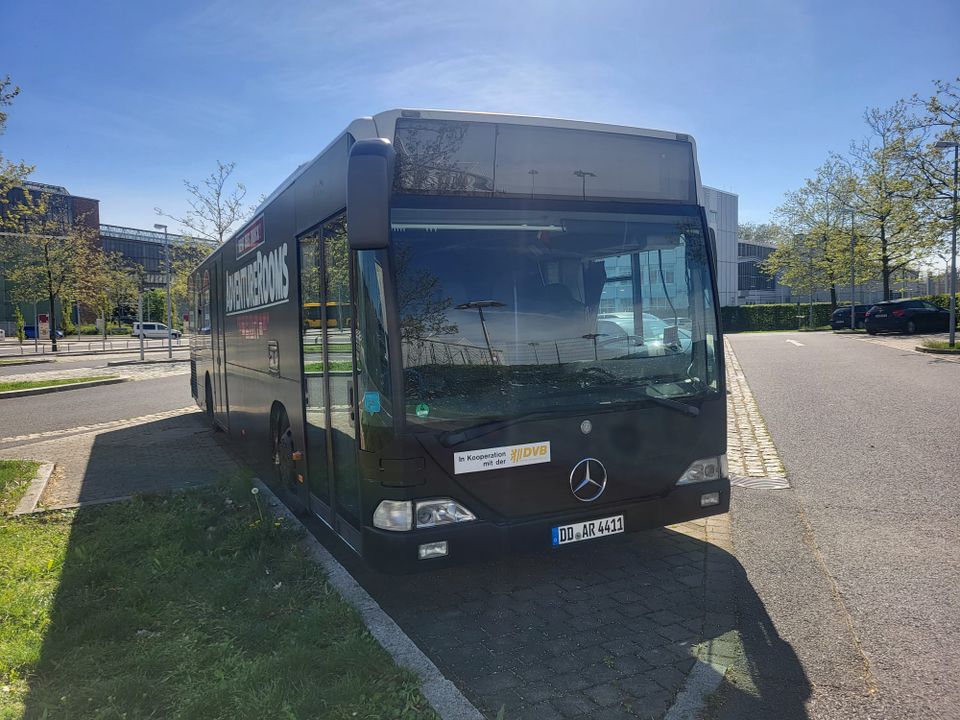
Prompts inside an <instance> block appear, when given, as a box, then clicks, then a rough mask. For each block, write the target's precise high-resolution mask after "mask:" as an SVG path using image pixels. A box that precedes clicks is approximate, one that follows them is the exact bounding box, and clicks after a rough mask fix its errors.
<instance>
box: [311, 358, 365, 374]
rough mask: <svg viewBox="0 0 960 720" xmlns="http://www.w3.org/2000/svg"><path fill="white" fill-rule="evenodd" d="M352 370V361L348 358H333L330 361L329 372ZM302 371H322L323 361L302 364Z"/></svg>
mask: <svg viewBox="0 0 960 720" xmlns="http://www.w3.org/2000/svg"><path fill="white" fill-rule="evenodd" d="M350 370H353V363H352V362H350V361H349V360H344V361H339V360H335V361H333V362H331V363H330V372H348V371H350ZM303 371H304V372H317V373H319V372H323V363H322V362H311V363H306V364H304V366H303Z"/></svg>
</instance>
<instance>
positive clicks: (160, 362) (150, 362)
mask: <svg viewBox="0 0 960 720" xmlns="http://www.w3.org/2000/svg"><path fill="white" fill-rule="evenodd" d="M178 362H190V358H188V357H185V358H164V359H163V360H111V361H108V362H107V367H116V366H119V365H165V364H170V363H178Z"/></svg>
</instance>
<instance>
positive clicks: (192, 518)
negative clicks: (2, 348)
mask: <svg viewBox="0 0 960 720" xmlns="http://www.w3.org/2000/svg"><path fill="white" fill-rule="evenodd" d="M255 500H256V498H255V497H254V496H252V495H251V494H250V492H249V484H241V483H238V484H237V485H236V486H235V487H232V488H219V489H214V488H206V489H200V490H195V491H190V492H185V493H179V494H176V495H171V496H164V497H151V498H137V499H134V500H131V501H128V502H124V503H117V504H112V505H99V506H93V507H87V508H80V509H78V510H70V511H61V512H49V513H43V514H41V515H35V516H28V517H24V518H10V517H0V689H2V692H0V718H2V719H3V720H14V719H16V720H21V719H22V718H33V717H38V718H39V717H50V718H53V717H62V718H124V717H126V718H148V717H152V718H204V719H206V718H237V719H239V720H242V719H244V718H266V717H269V718H282V719H292V718H316V717H322V718H335V719H338V718H344V719H347V718H350V719H353V718H434V717H435V714H434V713H433V711H432V710H431V709H430V707H429V705H428V704H427V703H426V701H425V700H424V699H423V697H422V695H421V694H420V691H419V688H418V683H417V680H416V678H415V677H414V676H413V675H412V674H411V673H409V672H407V671H405V670H401V669H400V668H398V667H397V666H396V665H395V664H394V662H393V660H392V659H391V658H390V657H389V655H387V653H386V652H385V651H384V650H383V649H382V648H381V647H380V646H379V645H378V644H377V643H376V641H375V640H374V639H373V638H372V637H371V636H370V634H369V633H368V631H367V630H366V628H365V627H364V625H363V623H362V622H361V620H360V618H359V616H358V615H357V614H356V613H355V612H354V611H353V609H352V608H350V607H349V606H348V605H347V604H346V603H344V602H343V601H342V600H341V598H340V597H339V595H337V593H336V592H335V591H334V590H333V589H332V588H331V587H330V586H329V585H327V583H326V581H325V580H324V578H323V576H322V573H321V572H320V570H319V569H318V568H317V567H316V566H315V565H314V564H313V563H312V562H311V561H310V560H309V559H308V558H306V557H305V556H304V555H303V553H302V551H301V550H300V547H299V545H298V544H297V539H298V533H297V531H295V530H294V529H293V528H291V527H288V526H287V525H286V524H285V523H284V522H281V521H274V520H272V519H271V518H270V517H268V516H267V515H266V514H264V515H263V516H262V518H261V514H260V508H259V507H258V505H257V504H256V503H255Z"/></svg>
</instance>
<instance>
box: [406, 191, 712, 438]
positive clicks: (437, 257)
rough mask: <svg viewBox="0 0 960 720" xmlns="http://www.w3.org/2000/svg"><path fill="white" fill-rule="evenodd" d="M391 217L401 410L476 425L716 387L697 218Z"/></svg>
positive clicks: (446, 213)
mask: <svg viewBox="0 0 960 720" xmlns="http://www.w3.org/2000/svg"><path fill="white" fill-rule="evenodd" d="M673 213H674V214H663V215H655V214H645V215H628V214H620V213H583V212H567V211H564V212H542V211H507V210H501V211H466V210H423V209H417V210H414V209H403V208H398V209H395V210H394V211H393V219H392V223H393V230H394V233H393V237H394V240H393V245H392V252H393V257H392V261H393V263H394V269H395V272H396V278H397V295H398V307H399V316H400V328H401V341H402V348H403V364H404V375H405V393H406V398H405V399H406V405H407V408H406V409H407V414H408V416H409V417H411V419H412V420H413V421H414V422H438V421H446V423H448V424H450V423H452V424H453V425H454V426H455V425H457V424H463V421H464V420H476V419H490V418H498V417H505V416H509V415H513V414H517V413H529V412H538V411H541V410H552V409H556V408H561V407H575V406H583V405H594V404H598V403H599V404H613V403H619V402H630V401H635V400H637V399H638V397H646V396H647V395H648V394H649V393H648V392H647V391H646V390H642V389H638V388H642V387H643V386H644V385H651V384H655V385H656V393H657V395H658V396H676V397H683V396H690V395H693V394H696V393H699V392H703V391H704V390H706V389H708V388H709V387H711V386H713V385H714V384H715V382H716V367H715V364H716V356H715V352H714V348H713V343H714V341H715V338H716V330H715V319H714V315H713V310H712V300H711V294H710V289H709V288H710V283H709V276H708V273H707V267H706V254H705V250H704V246H703V234H702V231H701V229H700V219H699V216H698V215H696V214H695V210H694V209H691V211H690V212H689V214H679V213H677V211H676V210H674V211H673Z"/></svg>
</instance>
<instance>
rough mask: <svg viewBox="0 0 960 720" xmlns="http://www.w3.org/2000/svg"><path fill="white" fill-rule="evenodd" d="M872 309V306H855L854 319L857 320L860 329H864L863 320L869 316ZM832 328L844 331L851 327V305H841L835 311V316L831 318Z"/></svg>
mask: <svg viewBox="0 0 960 720" xmlns="http://www.w3.org/2000/svg"><path fill="white" fill-rule="evenodd" d="M872 307H873V306H872V305H854V306H853V312H854V317H855V318H856V322H857V327H858V328H862V327H863V320H864V318H865V317H866V316H867V310H869V309H870V308H872ZM830 327H832V328H833V329H834V330H844V329H846V328H849V327H850V306H849V305H841V306H839V307H838V308H837V309H836V310H834V311H833V315H831V316H830Z"/></svg>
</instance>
